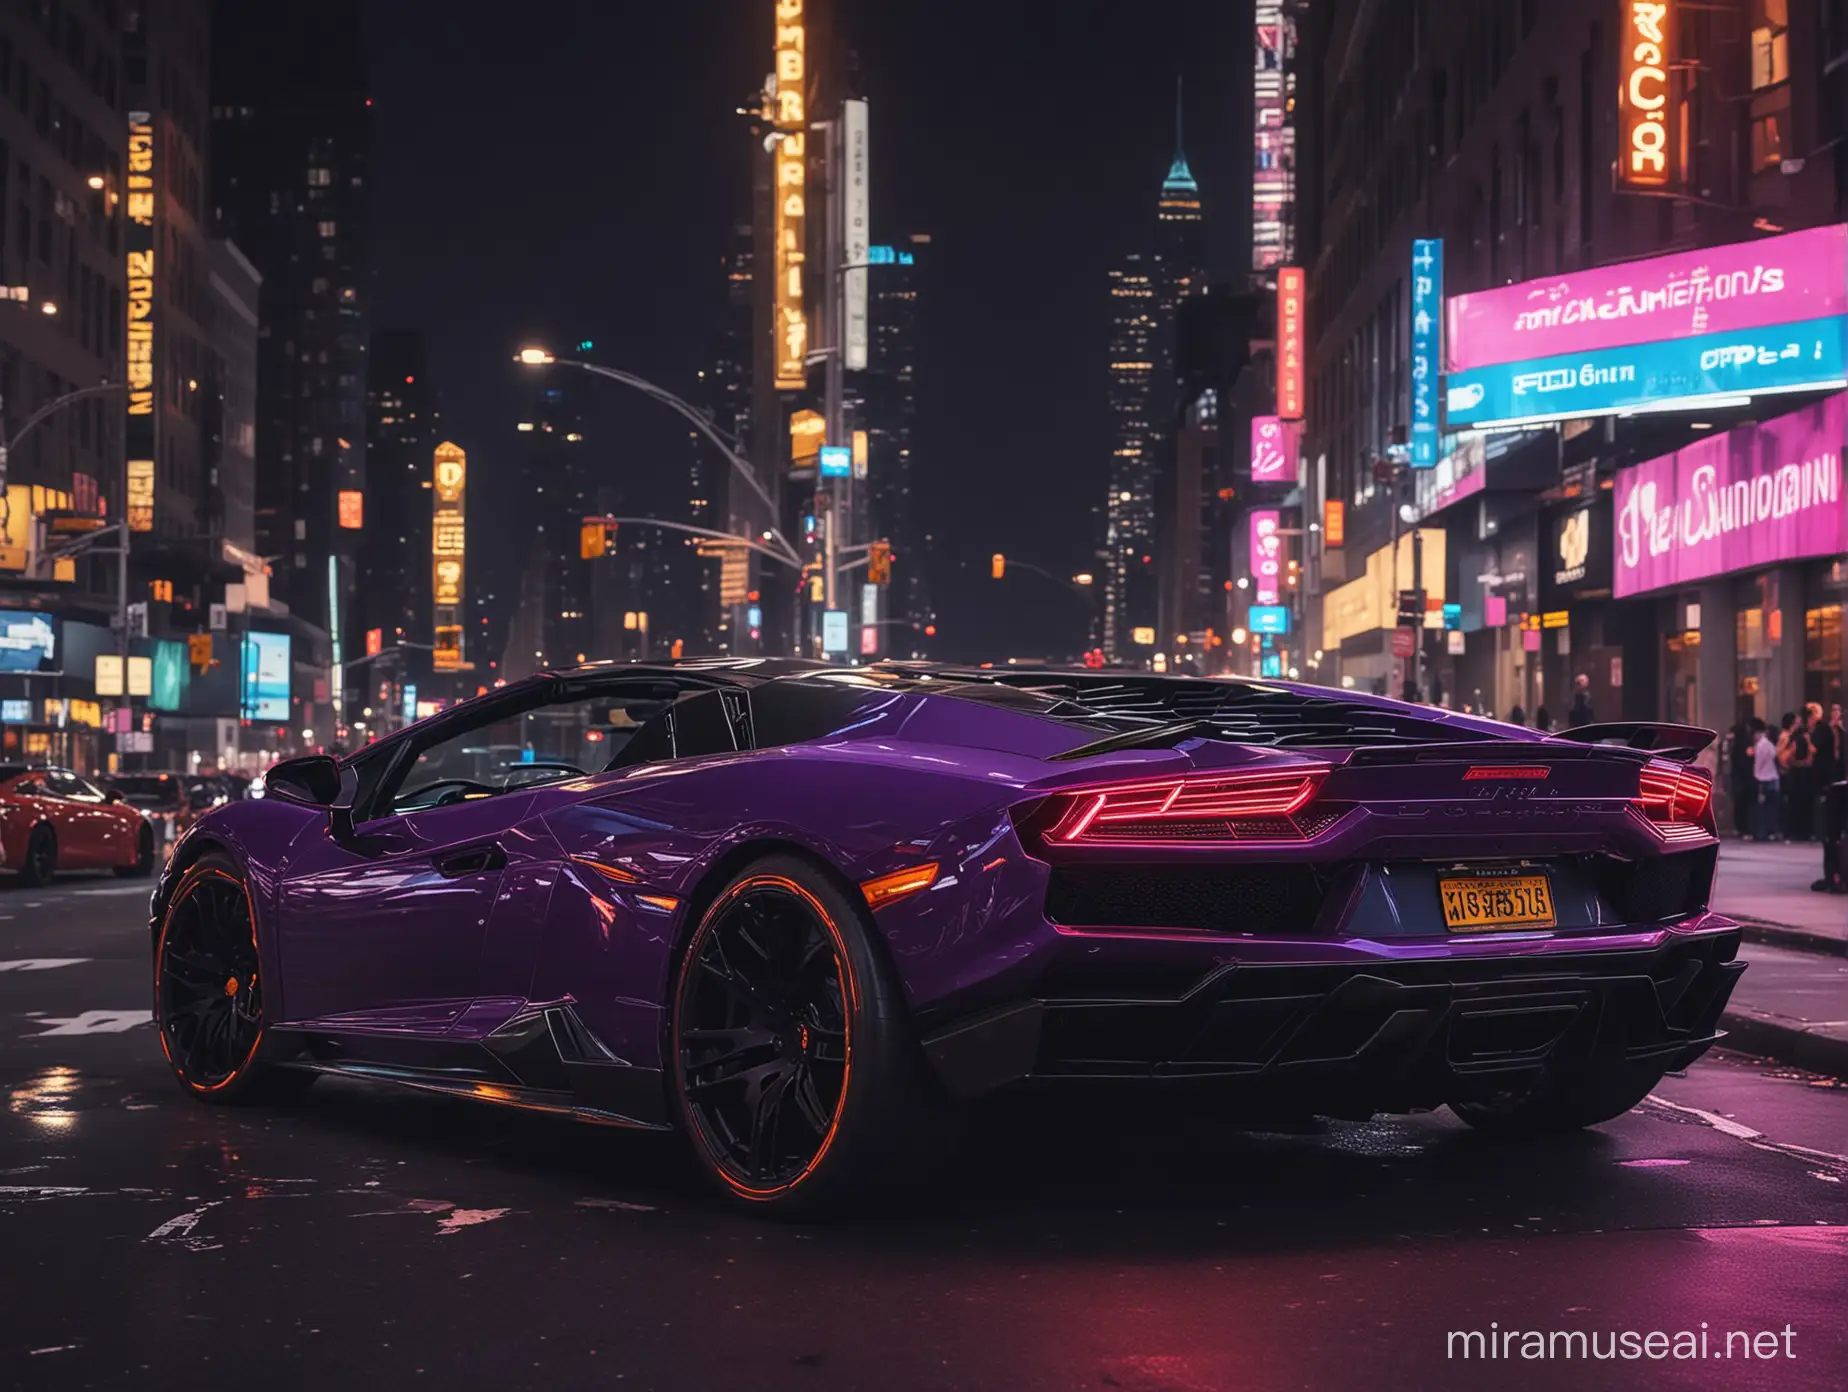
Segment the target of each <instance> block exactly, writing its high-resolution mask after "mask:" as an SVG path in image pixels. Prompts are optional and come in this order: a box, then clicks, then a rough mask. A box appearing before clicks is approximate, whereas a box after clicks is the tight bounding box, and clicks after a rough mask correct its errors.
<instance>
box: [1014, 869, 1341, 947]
mask: <svg viewBox="0 0 1848 1392" xmlns="http://www.w3.org/2000/svg"><path fill="white" fill-rule="evenodd" d="M1325 890H1326V887H1325V886H1324V885H1323V883H1322V880H1321V877H1320V876H1319V875H1318V874H1317V873H1316V871H1315V870H1314V868H1312V867H1310V866H1307V865H1254V866H1222V865H1212V866H1149V865H1129V866H1097V865H1092V866H1058V867H1055V868H1054V870H1053V872H1052V879H1051V883H1050V885H1049V886H1048V888H1047V891H1046V914H1047V917H1049V918H1050V919H1052V921H1053V922H1054V923H1060V924H1064V925H1066V926H1067V927H1071V928H1179V929H1190V930H1193V931H1197V932H1205V933H1296V932H1307V931H1308V930H1309V928H1310V926H1311V925H1312V924H1313V923H1314V922H1315V919H1316V915H1317V914H1319V913H1320V912H1321V909H1322V898H1323V895H1324V893H1325Z"/></svg>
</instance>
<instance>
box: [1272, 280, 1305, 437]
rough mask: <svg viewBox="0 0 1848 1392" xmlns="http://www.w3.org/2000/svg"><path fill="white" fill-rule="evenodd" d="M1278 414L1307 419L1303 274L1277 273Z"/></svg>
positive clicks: (1295, 418) (1291, 418)
mask: <svg viewBox="0 0 1848 1392" xmlns="http://www.w3.org/2000/svg"><path fill="white" fill-rule="evenodd" d="M1277 414H1278V415H1279V416H1281V417H1282V418H1283V419H1284V420H1301V419H1302V418H1303V271H1302V267H1300V266H1285V267H1283V268H1282V269H1281V270H1280V271H1278V272H1277Z"/></svg>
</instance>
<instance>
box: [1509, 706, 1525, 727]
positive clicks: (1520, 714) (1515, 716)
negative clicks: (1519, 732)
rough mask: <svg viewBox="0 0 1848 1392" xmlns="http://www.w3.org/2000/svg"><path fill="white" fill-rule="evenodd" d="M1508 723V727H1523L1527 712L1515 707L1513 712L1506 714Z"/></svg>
mask: <svg viewBox="0 0 1848 1392" xmlns="http://www.w3.org/2000/svg"><path fill="white" fill-rule="evenodd" d="M1508 723H1509V724H1510V725H1525V724H1526V723H1527V712H1526V711H1525V710H1523V709H1522V708H1521V707H1520V706H1518V705H1517V706H1515V708H1514V709H1513V710H1511V711H1509V712H1508Z"/></svg>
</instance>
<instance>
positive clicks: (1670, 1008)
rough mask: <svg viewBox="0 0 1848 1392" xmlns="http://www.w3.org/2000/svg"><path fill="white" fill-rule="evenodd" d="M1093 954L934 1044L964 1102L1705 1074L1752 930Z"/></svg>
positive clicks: (1287, 1098)
mask: <svg viewBox="0 0 1848 1392" xmlns="http://www.w3.org/2000/svg"><path fill="white" fill-rule="evenodd" d="M1114 941H1115V942H1116V943H1118V944H1123V945H1127V943H1128V940H1125V939H1116V940H1114ZM1087 946H1088V949H1089V950H1087V951H1086V952H1085V954H1084V956H1083V957H1082V958H1074V959H1072V960H1071V961H1069V962H1066V963H1059V964H1054V965H1053V966H1052V967H1051V968H1050V969H1049V970H1048V971H1047V972H1046V974H1045V976H1044V978H1043V979H1042V982H1041V986H1040V989H1039V992H1038V993H1037V994H1036V995H1035V996H1034V997H1032V998H1030V999H1021V1000H1016V1001H1013V1002H1010V1003H1007V1004H1004V1005H1001V1006H999V1007H997V1008H994V1009H990V1010H986V1011H984V1012H982V1013H981V1014H980V1015H978V1016H975V1017H972V1018H965V1019H961V1020H957V1021H954V1022H951V1023H948V1024H944V1025H940V1026H939V1027H937V1028H935V1029H933V1030H932V1031H931V1032H929V1033H928V1034H927V1035H926V1037H925V1039H924V1047H925V1053H926V1056H927V1057H928V1058H929V1059H930V1061H931V1063H932V1065H933V1067H934V1068H935V1069H936V1071H937V1073H938V1075H939V1076H940V1077H941V1078H942V1080H943V1082H944V1084H945V1085H946V1086H947V1087H948V1089H949V1090H950V1091H951V1092H952V1093H953V1094H954V1095H956V1096H958V1097H962V1098H971V1097H975V1096H979V1095H981V1094H983V1093H988V1092H992V1091H994V1090H996V1089H999V1088H1003V1087H1008V1086H1011V1085H1018V1084H1034V1085H1048V1086H1066V1087H1071V1086H1078V1085H1084V1084H1118V1085H1127V1086H1131V1087H1133V1088H1135V1089H1138V1090H1147V1089H1150V1088H1157V1089H1159V1088H1162V1087H1170V1088H1175V1089H1186V1088H1192V1089H1196V1090H1204V1091H1207V1092H1212V1093H1214V1094H1216V1095H1218V1096H1220V1097H1222V1098H1223V1099H1224V1100H1225V1101H1227V1102H1228V1103H1230V1104H1232V1105H1234V1106H1237V1105H1248V1106H1250V1107H1251V1108H1253V1109H1260V1108H1280V1109H1284V1110H1289V1111H1293V1112H1302V1111H1313V1112H1320V1113H1324V1114H1332V1115H1359V1116H1367V1115H1372V1114H1373V1113H1375V1112H1392V1111H1410V1110H1417V1109H1420V1108H1427V1107H1435V1106H1439V1105H1441V1104H1443V1103H1445V1102H1451V1101H1465V1100H1469V1099H1471V1098H1473V1097H1479V1096H1485V1095H1487V1094H1490V1093H1493V1092H1496V1091H1499V1090H1502V1089H1506V1088H1509V1087H1519V1086H1523V1085H1525V1084H1526V1083H1528V1082H1530V1081H1532V1080H1533V1079H1535V1078H1537V1077H1538V1076H1539V1075H1540V1074H1542V1073H1543V1072H1546V1071H1549V1070H1561V1071H1575V1070H1578V1069H1582V1068H1598V1067H1607V1066H1615V1065H1620V1064H1625V1063H1630V1064H1636V1065H1647V1066H1649V1067H1659V1068H1662V1069H1665V1070H1666V1069H1675V1068H1682V1067H1685V1066H1686V1065H1687V1064H1689V1063H1691V1062H1693V1061H1694V1060H1695V1059H1697V1058H1699V1057H1700V1056H1701V1055H1702V1054H1703V1053H1705V1052H1706V1051H1707V1049H1708V1048H1710V1047H1711V1046H1712V1044H1713V1042H1714V1040H1715V1039H1716V1038H1718V1027H1719V1019H1720V1013H1721V1011H1722V1010H1723V1009H1724V1008H1725V1006H1726V1002H1727V1000H1728V998H1729V997H1730V996H1731V994H1732V990H1733V987H1734V985H1735V984H1736V982H1737V980H1738V978H1739V975H1740V973H1741V972H1743V971H1744V970H1745V964H1744V963H1742V962H1739V961H1737V960H1735V958H1736V955H1737V952H1738V946H1739V931H1738V928H1737V927H1736V926H1735V925H1734V924H1732V923H1731V922H1730V921H1729V920H1726V919H1723V918H1720V917H1718V916H1717V915H1711V914H1709V915H1705V916H1703V917H1702V918H1701V919H1700V920H1698V922H1697V924H1696V925H1694V926H1693V929H1692V931H1681V930H1676V929H1652V930H1649V931H1646V932H1639V933H1637V934H1634V935H1632V936H1630V937H1628V938H1622V939H1616V940H1613V939H1612V938H1609V937H1603V938H1601V939H1600V940H1599V942H1598V943H1597V944H1595V945H1593V944H1589V943H1587V944H1585V945H1584V946H1582V947H1581V946H1580V945H1578V944H1572V943H1568V942H1562V941H1558V940H1555V941H1553V942H1551V943H1549V944H1547V945H1546V947H1545V949H1544V950H1542V951H1538V952H1536V951H1534V950H1533V949H1532V946H1531V945H1529V946H1528V947H1527V948H1526V949H1524V950H1511V951H1507V952H1499V953H1498V952H1484V951H1481V950H1474V951H1468V952H1443V951H1441V949H1437V950H1434V951H1433V953H1432V955H1426V956H1417V955H1411V954H1410V953H1408V952H1407V951H1406V950H1405V949H1403V948H1401V949H1399V950H1397V951H1394V952H1391V953H1382V954H1380V955H1378V956H1363V955H1354V956H1349V957H1347V958H1346V959H1345V960H1337V961H1330V960H1322V961H1315V960H1307V961H1295V962H1292V961H1287V960H1277V955H1276V951H1275V950H1276V949H1277V948H1280V947H1282V946H1284V945H1283V944H1268V945H1267V946H1269V947H1270V948H1271V949H1272V951H1271V952H1270V953H1267V954H1266V958H1267V960H1261V961H1254V960H1234V959H1229V958H1227V957H1226V956H1224V955H1220V956H1217V957H1214V956H1210V955H1197V956H1196V955H1195V954H1193V953H1185V954H1184V955H1177V956H1176V957H1174V958H1173V959H1172V961H1171V962H1170V963H1169V964H1168V967H1167V968H1166V969H1164V970H1163V971H1161V972H1159V973H1150V972H1148V971H1146V970H1144V971H1132V972H1125V971H1124V970H1122V967H1123V965H1124V963H1123V961H1122V960H1120V959H1119V960H1116V961H1113V958H1114V957H1116V954H1114V953H1111V952H1110V951H1108V950H1105V951H1101V952H1100V951H1098V950H1097V949H1098V948H1099V947H1104V946H1106V945H1105V944H1103V943H1100V941H1099V940H1098V939H1096V938H1091V939H1088V940H1087ZM1194 946H1196V944H1187V945H1182V944H1176V945H1175V948H1176V950H1177V952H1179V951H1180V950H1181V949H1183V947H1194ZM1472 946H1476V945H1472ZM1224 948H1225V944H1221V945H1220V951H1221V953H1223V952H1224ZM1123 955H1124V957H1129V956H1132V955H1133V949H1132V950H1131V952H1130V953H1125V954H1123ZM1317 955H1319V954H1316V953H1315V952H1313V950H1311V951H1310V952H1307V953H1305V956H1307V957H1310V958H1311V959H1313V958H1314V957H1315V956H1317ZM1190 958H1191V959H1192V960H1189V959H1190ZM1145 965H1146V963H1145ZM1137 982H1140V983H1141V984H1142V985H1141V989H1136V983H1137Z"/></svg>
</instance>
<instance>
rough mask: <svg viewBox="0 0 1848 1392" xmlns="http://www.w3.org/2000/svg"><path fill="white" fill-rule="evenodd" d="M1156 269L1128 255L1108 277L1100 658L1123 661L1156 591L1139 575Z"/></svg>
mask: <svg viewBox="0 0 1848 1392" xmlns="http://www.w3.org/2000/svg"><path fill="white" fill-rule="evenodd" d="M1160 274H1161V267H1160V265H1159V264H1158V263H1157V262H1156V261H1155V259H1154V258H1153V257H1152V256H1147V255H1143V254H1141V253H1131V254H1130V255H1128V256H1126V257H1124V258H1123V262H1122V264H1121V265H1119V266H1117V267H1115V268H1114V269H1112V270H1111V272H1110V385H1109V392H1108V401H1109V406H1110V433H1111V442H1110V443H1111V447H1110V475H1109V478H1110V492H1109V496H1108V498H1107V500H1106V503H1105V509H1104V516H1105V530H1104V632H1103V648H1104V652H1105V653H1106V654H1108V655H1109V656H1110V657H1111V658H1113V659H1123V658H1127V657H1128V656H1129V655H1130V654H1131V652H1132V644H1133V643H1134V642H1135V639H1134V636H1133V635H1134V631H1135V629H1136V628H1138V627H1145V626H1152V625H1153V623H1154V617H1153V614H1152V612H1151V609H1152V605H1151V600H1152V599H1153V588H1152V586H1151V585H1150V584H1149V583H1148V581H1147V580H1146V579H1145V577H1144V576H1143V574H1142V571H1143V569H1144V568H1145V567H1146V565H1147V564H1148V562H1146V561H1144V560H1143V557H1144V556H1145V555H1147V554H1148V551H1149V546H1150V544H1151V542H1152V540H1153V532H1154V523H1155V515H1154V498H1155V455H1156V443H1157V440H1158V438H1159V431H1158V430H1157V428H1156V424H1155V416H1154V409H1155V407H1154V402H1153V400H1152V397H1153V391H1154V383H1155V359H1156V353H1157V349H1156V341H1155V340H1156V324H1157V320H1158V299H1157V286H1158V284H1159V281H1160Z"/></svg>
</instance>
